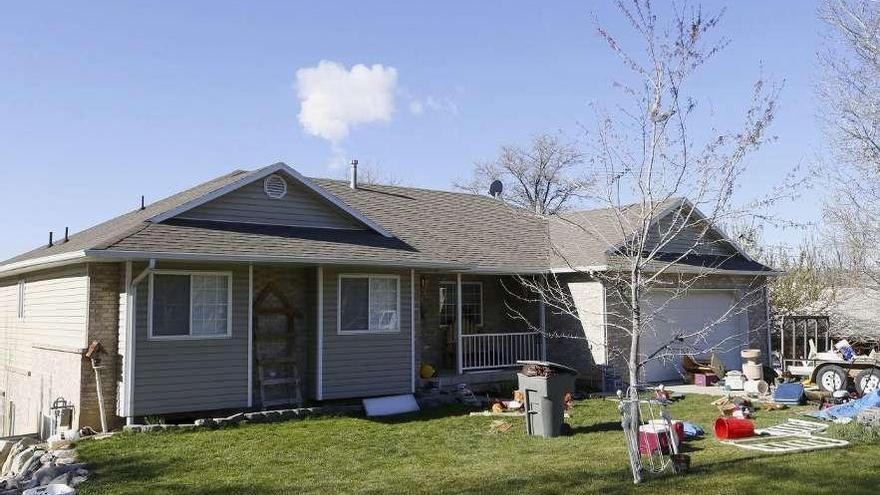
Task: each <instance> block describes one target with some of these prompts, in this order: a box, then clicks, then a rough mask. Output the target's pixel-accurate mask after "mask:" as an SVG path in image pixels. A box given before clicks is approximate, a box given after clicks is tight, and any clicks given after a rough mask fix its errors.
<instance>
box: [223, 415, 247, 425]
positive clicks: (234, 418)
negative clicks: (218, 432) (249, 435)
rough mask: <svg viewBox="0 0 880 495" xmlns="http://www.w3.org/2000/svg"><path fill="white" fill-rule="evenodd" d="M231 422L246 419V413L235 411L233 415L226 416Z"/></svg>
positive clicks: (234, 422) (236, 422)
mask: <svg viewBox="0 0 880 495" xmlns="http://www.w3.org/2000/svg"><path fill="white" fill-rule="evenodd" d="M224 419H225V420H226V421H227V422H228V423H230V424H238V423H240V422H241V421H242V420H244V413H235V414H233V415H232V416H227V417H226V418H224Z"/></svg>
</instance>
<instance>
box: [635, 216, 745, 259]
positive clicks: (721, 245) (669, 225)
mask: <svg viewBox="0 0 880 495" xmlns="http://www.w3.org/2000/svg"><path fill="white" fill-rule="evenodd" d="M675 220H676V217H675V215H674V214H669V215H667V216H665V217H663V218H662V219H660V220H659V221H658V222H657V223H656V224H655V225H654V226H652V227H651V230H650V231H649V232H648V242H647V247H648V249H651V248H652V247H654V246H656V245H657V244H658V243H660V242H661V241H662V240H663V239H664V238H665V237H666V236H667V235H668V233H669V232H674V231H675V230H676V229H680V232H678V234H677V235H676V236H675V238H673V239H672V240H671V241H670V242H668V243H667V244H666V246H665V247H664V248H663V249H662V251H664V252H667V253H687V252H689V251H693V252H694V253H696V254H709V255H721V256H724V255H729V254H735V253H736V251H735V250H734V249H733V247H732V246H731V245H730V244H729V243H728V242H726V241H725V240H724V239H723V238H722V237H721V236H719V235H718V234H717V233H716V232H715V231H714V230H712V229H709V230H708V231H705V232H704V231H703V228H702V227H700V226H698V225H686V226H681V222H683V220H682V219H681V218H680V217H679V218H678V219H677V221H678V223H679V225H675V226H673V221H675ZM695 221H696V219H695V218H691V219H689V220H688V222H690V223H694V222H695Z"/></svg>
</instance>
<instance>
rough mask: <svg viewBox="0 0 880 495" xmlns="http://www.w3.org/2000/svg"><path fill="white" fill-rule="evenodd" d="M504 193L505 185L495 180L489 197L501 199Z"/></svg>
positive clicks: (490, 187)
mask: <svg viewBox="0 0 880 495" xmlns="http://www.w3.org/2000/svg"><path fill="white" fill-rule="evenodd" d="M502 191H504V184H502V183H501V181H500V180H497V179H496V180H493V181H492V185H490V186H489V196H492V197H493V198H500V197H501V192H502Z"/></svg>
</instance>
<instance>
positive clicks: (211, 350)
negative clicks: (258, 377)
mask: <svg viewBox="0 0 880 495" xmlns="http://www.w3.org/2000/svg"><path fill="white" fill-rule="evenodd" d="M142 269H143V265H142V264H139V266H138V267H137V268H135V269H134V273H139V272H140V270H142ZM157 269H159V270H166V269H168V270H193V271H230V272H232V315H231V316H232V337H231V338H199V339H191V340H149V339H148V328H147V299H148V294H149V291H148V282H149V277H147V278H145V279H144V280H143V281H142V282H141V283H140V284H139V285H138V288H137V303H136V308H137V312H136V328H135V335H136V342H135V360H134V375H135V376H134V410H133V411H132V415H134V416H145V415H150V414H170V413H175V412H195V411H209V410H215V409H232V408H237V409H240V408H245V407H247V404H248V380H247V369H248V366H247V357H248V349H247V346H248V285H249V284H248V267H247V265H240V264H238V265H213V264H211V265H209V264H195V265H187V264H171V263H159V265H158V266H157Z"/></svg>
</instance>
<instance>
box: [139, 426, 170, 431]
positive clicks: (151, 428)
mask: <svg viewBox="0 0 880 495" xmlns="http://www.w3.org/2000/svg"><path fill="white" fill-rule="evenodd" d="M164 429H165V425H144V427H143V429H142V430H143V431H144V432H145V433H150V432H154V431H162V430H164Z"/></svg>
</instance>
